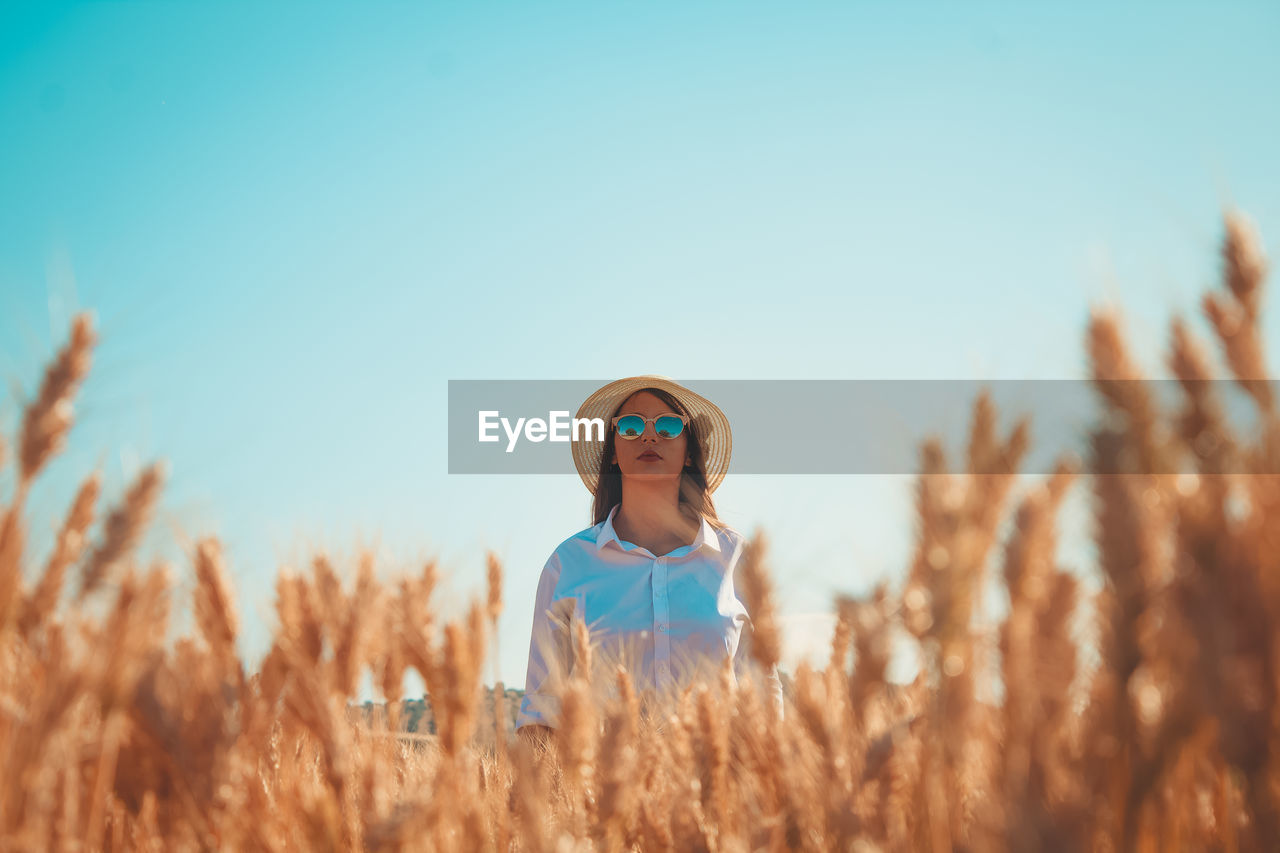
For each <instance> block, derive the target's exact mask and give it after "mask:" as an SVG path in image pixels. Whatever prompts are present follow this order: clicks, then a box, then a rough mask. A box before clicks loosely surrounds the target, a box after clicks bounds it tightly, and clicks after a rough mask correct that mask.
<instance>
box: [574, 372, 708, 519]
mask: <svg viewBox="0 0 1280 853" xmlns="http://www.w3.org/2000/svg"><path fill="white" fill-rule="evenodd" d="M642 388H659V389H661V390H663V391H666V392H667V393H668V394H670V395H671V396H673V397H675V398H676V399H677V400H679V401H680V402H681V403H682V404H684V407H685V409H686V410H688V412H689V414H690V415H691V416H692V423H691V424H690V426H692V428H693V430H694V432H696V433H697V436H698V441H699V442H700V443H701V445H702V458H703V465H704V467H705V469H706V472H707V491H709V492H714V491H715V490H716V487H717V486H719V485H720V482H721V481H722V480H724V475H725V474H726V473H727V472H728V470H729V454H730V452H731V451H732V450H733V433H732V432H731V431H730V430H729V419H728V418H726V417H725V416H724V412H722V411H720V408H719V407H718V406H717V405H716V404H715V403H713V402H711V401H710V400H708V399H707V398H706V397H702V396H699V395H697V394H695V393H693V392H692V391H690V390H689V389H688V388H685V387H684V386H683V385H680V384H677V383H676V381H675V380H674V379H671V378H669V377H666V376H659V375H657V374H653V373H651V374H646V375H644V376H629V377H627V378H626V379H619V380H617V381H616V382H610V383H609V384H608V385H605V386H604V387H603V388H601V389H600V390H598V391H596V392H595V393H594V394H592V395H591V396H590V397H588V398H587V399H586V401H585V402H584V403H583V404H582V405H581V406H580V407H578V414H577V415H575V417H578V418H600V419H601V420H602V421H604V426H605V429H610V428H611V427H612V425H611V424H610V423H609V419H610V418H612V417H613V412H614V410H615V409H617V408H618V406H619V405H621V404H622V402H623V401H624V400H626V399H627V398H628V397H630V396H631V395H632V394H634V393H635V392H637V391H639V390H640V389H642ZM604 444H605V443H604V442H603V441H578V440H575V441H572V442H570V447H571V448H572V450H573V464H574V465H575V466H576V467H577V469H578V476H580V477H582V482H583V483H585V484H586V486H587V491H589V492H591V494H593V495H594V494H595V493H596V482H597V478H598V477H599V475H600V460H601V458H602V457H603V456H604Z"/></svg>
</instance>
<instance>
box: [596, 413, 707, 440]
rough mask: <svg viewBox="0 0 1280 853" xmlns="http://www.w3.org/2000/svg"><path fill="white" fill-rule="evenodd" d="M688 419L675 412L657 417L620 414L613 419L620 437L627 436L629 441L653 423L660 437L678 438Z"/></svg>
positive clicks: (637, 436) (641, 433) (654, 429)
mask: <svg viewBox="0 0 1280 853" xmlns="http://www.w3.org/2000/svg"><path fill="white" fill-rule="evenodd" d="M688 420H689V419H688V418H687V417H686V416H684V415H677V414H676V413H675V412H668V413H667V414H665V415H658V416H657V417H656V418H642V417H640V416H639V415H619V416H618V417H616V418H614V419H613V428H614V429H615V430H616V431H617V433H618V438H625V439H627V440H628V441H630V440H631V439H636V438H639V437H640V436H641V435H643V434H644V429H645V427H646V426H647V425H649V424H653V431H654V432H655V433H657V435H658V437H659V438H678V437H679V436H680V433H682V432H684V425H685V423H686V422H688Z"/></svg>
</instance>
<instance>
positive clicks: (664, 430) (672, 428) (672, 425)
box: [653, 415, 684, 438]
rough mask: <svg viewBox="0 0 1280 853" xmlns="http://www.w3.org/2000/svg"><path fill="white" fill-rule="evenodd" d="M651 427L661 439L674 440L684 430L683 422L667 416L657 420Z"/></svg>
mask: <svg viewBox="0 0 1280 853" xmlns="http://www.w3.org/2000/svg"><path fill="white" fill-rule="evenodd" d="M653 427H654V429H656V430H657V431H658V435H660V436H662V437H663V438H675V437H676V436H678V435H679V434H680V432H681V431H682V430H683V429H684V421H682V420H680V419H679V418H673V417H671V416H670V415H668V416H667V417H664V418H658V420H657V421H656V422H655V423H654V425H653Z"/></svg>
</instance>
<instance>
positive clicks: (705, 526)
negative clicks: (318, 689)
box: [596, 504, 720, 554]
mask: <svg viewBox="0 0 1280 853" xmlns="http://www.w3.org/2000/svg"><path fill="white" fill-rule="evenodd" d="M621 506H622V504H614V505H613V509H611V510H609V517H608V518H606V519H605V520H604V527H601V528H600V532H599V533H597V534H596V553H599V552H600V551H601V550H602V549H603V548H604V546H605V545H607V544H608V543H609V542H613V543H615V544H616V545H617V546H618V547H619V548H622V550H624V551H626V550H628V549H627V548H623V546H622V540H621V539H619V538H618V534H617V531H615V530H614V529H613V517H614V515H616V514H617V512H618V508H619V507H621ZM688 547H689V551H688V552H687V553H690V554H692V553H693V552H694V551H697V550H698V549H699V548H709V549H711V550H712V551H719V550H720V537H719V536H717V535H716V532H715V530H714V529H713V528H712V527H711V522H709V521H707V520H706V519H705V518H704V519H702V523H701V524H700V525H699V526H698V535H697V536H695V537H694V538H693V544H692V545H690V546H688Z"/></svg>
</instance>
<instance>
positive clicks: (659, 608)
mask: <svg viewBox="0 0 1280 853" xmlns="http://www.w3.org/2000/svg"><path fill="white" fill-rule="evenodd" d="M653 662H654V668H655V669H656V677H657V684H658V688H659V689H660V690H662V689H666V688H668V687H670V686H671V680H672V676H671V599H670V596H669V595H668V594H667V560H666V558H665V557H658V558H656V559H655V560H654V561H653Z"/></svg>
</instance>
